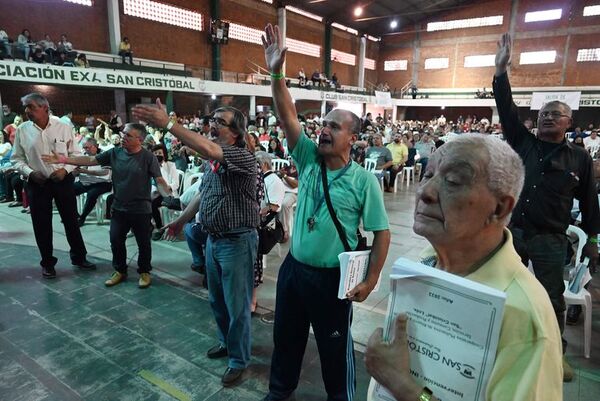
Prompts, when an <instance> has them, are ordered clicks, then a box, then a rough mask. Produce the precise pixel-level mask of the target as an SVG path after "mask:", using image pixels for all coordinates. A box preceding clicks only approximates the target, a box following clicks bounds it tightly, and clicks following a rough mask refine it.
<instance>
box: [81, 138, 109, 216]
mask: <svg viewBox="0 0 600 401" xmlns="http://www.w3.org/2000/svg"><path fill="white" fill-rule="evenodd" d="M82 147H83V150H84V151H85V154H86V155H88V156H96V155H97V154H98V142H96V140H95V139H94V138H88V139H87V140H86V141H85V142H84V143H83V146H82ZM110 173H111V171H110V167H103V166H82V167H77V168H75V169H74V170H73V173H72V174H73V175H75V176H77V177H78V178H79V181H77V182H76V183H75V184H74V186H75V195H77V196H79V195H81V194H83V193H85V194H87V195H86V199H85V205H84V206H83V210H82V211H81V214H80V215H79V219H78V221H77V223H78V224H79V227H81V226H83V225H84V224H85V219H86V217H87V216H88V214H90V212H91V211H92V210H93V209H94V206H96V201H97V200H98V197H99V196H100V195H102V194H105V193H107V192H110V191H112V181H111V174H110Z"/></svg>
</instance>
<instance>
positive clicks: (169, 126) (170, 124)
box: [165, 120, 175, 131]
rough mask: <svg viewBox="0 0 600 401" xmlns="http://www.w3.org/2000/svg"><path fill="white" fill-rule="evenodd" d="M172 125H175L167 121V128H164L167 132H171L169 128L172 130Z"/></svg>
mask: <svg viewBox="0 0 600 401" xmlns="http://www.w3.org/2000/svg"><path fill="white" fill-rule="evenodd" d="M174 125H175V123H174V122H173V121H170V120H169V123H168V124H167V126H166V127H165V129H166V130H167V131H171V128H173V126H174Z"/></svg>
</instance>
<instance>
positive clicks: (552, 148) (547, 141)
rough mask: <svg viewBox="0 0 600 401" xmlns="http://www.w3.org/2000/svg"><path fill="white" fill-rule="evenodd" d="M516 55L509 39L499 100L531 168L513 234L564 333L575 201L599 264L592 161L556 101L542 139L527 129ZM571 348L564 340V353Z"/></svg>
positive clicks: (503, 49)
mask: <svg viewBox="0 0 600 401" xmlns="http://www.w3.org/2000/svg"><path fill="white" fill-rule="evenodd" d="M510 55H511V38H510V35H509V34H504V35H503V36H502V38H501V40H500V41H499V42H498V52H497V54H496V74H495V76H494V82H493V85H494V95H495V99H496V106H497V107H498V113H499V114H500V122H501V123H502V127H503V133H504V138H505V139H506V140H507V141H508V143H509V144H510V145H511V146H512V147H513V149H515V151H516V152H517V153H518V154H519V156H521V159H523V163H524V164H525V184H524V186H523V192H522V193H521V197H520V198H519V202H518V203H517V206H516V207H515V209H514V211H513V214H512V218H511V222H510V225H509V228H510V230H511V232H512V234H513V241H514V245H515V249H516V250H517V252H518V253H519V255H520V256H521V259H522V260H523V263H524V264H525V265H527V263H528V262H529V261H531V263H532V265H533V270H534V272H535V276H536V277H537V279H538V280H539V281H540V282H541V283H542V285H543V286H544V288H545V289H546V291H548V295H549V297H550V301H551V302H552V306H553V307H554V311H555V312H556V317H557V319H558V324H559V327H560V328H561V333H562V332H563V330H564V323H563V322H564V312H565V301H564V298H563V292H564V290H565V285H564V281H563V265H564V262H565V259H566V252H567V246H568V245H567V238H566V235H565V232H566V230H567V227H568V226H569V223H570V220H571V214H570V212H571V207H572V204H573V198H577V199H578V200H579V205H580V209H581V212H582V216H583V219H582V228H583V230H584V231H585V232H586V233H587V235H588V238H589V240H588V243H587V244H586V245H585V248H584V250H583V253H584V255H585V256H587V257H589V258H590V266H591V267H593V266H595V264H596V261H597V259H598V244H597V234H598V232H599V231H600V213H599V211H598V198H597V191H596V185H595V178H594V171H593V165H592V159H591V157H590V156H589V154H588V153H587V152H586V151H585V150H584V149H582V148H580V147H577V146H573V145H571V143H570V142H569V141H567V140H566V139H565V133H566V131H567V129H568V128H569V127H570V126H571V124H572V119H571V114H572V112H571V108H570V107H569V106H568V105H566V104H565V103H562V102H558V101H554V102H550V103H547V104H546V105H544V106H543V108H542V109H541V110H540V113H539V116H538V132H537V134H538V136H537V138H536V137H535V136H534V135H533V134H531V133H530V132H529V131H528V129H527V128H526V127H525V125H523V124H522V123H521V121H520V120H519V116H518V111H517V106H516V105H515V104H514V102H513V100H512V93H511V89H510V83H509V82H508V75H507V72H506V70H507V67H508V65H509V62H510ZM577 262H579V261H577ZM565 348H566V341H565V340H564V338H563V352H564V350H565ZM563 367H564V380H565V381H570V380H571V379H572V374H573V372H572V369H571V368H570V366H568V364H567V363H566V362H564V363H563Z"/></svg>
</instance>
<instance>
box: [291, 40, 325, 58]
mask: <svg viewBox="0 0 600 401" xmlns="http://www.w3.org/2000/svg"><path fill="white" fill-rule="evenodd" d="M285 45H286V46H287V48H288V50H289V51H291V52H293V53H298V54H305V55H307V56H312V57H321V46H319V45H314V44H312V43H308V42H303V41H301V40H296V39H291V38H287V39H286V40H285Z"/></svg>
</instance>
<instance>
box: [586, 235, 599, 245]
mask: <svg viewBox="0 0 600 401" xmlns="http://www.w3.org/2000/svg"><path fill="white" fill-rule="evenodd" d="M588 242H589V243H591V244H597V243H598V237H596V236H594V237H589V238H588Z"/></svg>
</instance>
